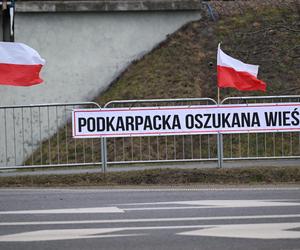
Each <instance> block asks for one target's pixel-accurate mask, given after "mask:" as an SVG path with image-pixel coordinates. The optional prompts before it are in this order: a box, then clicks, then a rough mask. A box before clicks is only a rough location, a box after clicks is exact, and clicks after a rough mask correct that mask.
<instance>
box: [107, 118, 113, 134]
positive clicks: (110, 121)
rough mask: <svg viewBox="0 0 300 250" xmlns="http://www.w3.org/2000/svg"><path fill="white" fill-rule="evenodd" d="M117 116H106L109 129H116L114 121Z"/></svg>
mask: <svg viewBox="0 0 300 250" xmlns="http://www.w3.org/2000/svg"><path fill="white" fill-rule="evenodd" d="M114 119H115V117H106V129H107V131H115V128H114V125H113V121H114Z"/></svg>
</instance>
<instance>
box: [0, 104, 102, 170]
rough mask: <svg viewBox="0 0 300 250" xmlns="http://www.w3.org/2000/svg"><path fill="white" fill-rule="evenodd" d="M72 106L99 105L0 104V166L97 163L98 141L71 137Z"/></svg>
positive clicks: (55, 165) (36, 166)
mask: <svg viewBox="0 0 300 250" xmlns="http://www.w3.org/2000/svg"><path fill="white" fill-rule="evenodd" d="M74 108H100V106H99V105H98V104H97V103H93V102H80V103H53V104H37V105H23V106H2V107H1V106H0V169H9V168H31V167H34V168H40V167H49V166H51V167H58V166H59V167H62V166H75V165H94V164H99V163H100V162H101V158H100V142H99V140H95V139H92V140H80V141H79V140H75V139H73V138H72V128H71V123H70V121H71V111H72V110H73V109H74ZM88 152H89V153H88Z"/></svg>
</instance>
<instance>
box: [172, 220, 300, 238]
mask: <svg viewBox="0 0 300 250" xmlns="http://www.w3.org/2000/svg"><path fill="white" fill-rule="evenodd" d="M299 227H300V223H272V224H271V223H264V224H238V225H219V226H216V227H212V228H205V229H199V230H195V231H190V232H184V233H178V235H190V236H213V237H230V238H251V239H300V231H292V229H295V228H299Z"/></svg>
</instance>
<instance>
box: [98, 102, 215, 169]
mask: <svg viewBox="0 0 300 250" xmlns="http://www.w3.org/2000/svg"><path fill="white" fill-rule="evenodd" d="M216 104H217V103H216V101H215V100H213V99H211V98H179V99H148V100H122V101H111V102H108V103H107V104H106V105H104V108H116V107H127V108H128V107H145V106H148V107H149V106H152V107H153V106H154V107H155V106H182V105H184V106H189V105H216ZM102 146H103V147H102V150H103V152H102V159H103V168H104V171H105V170H106V166H107V164H132V163H157V162H180V161H199V160H202V161H208V160H217V159H218V157H217V135H181V136H178V135H173V136H151V137H129V138H109V139H106V138H103V139H102Z"/></svg>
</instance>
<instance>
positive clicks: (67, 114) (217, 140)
mask: <svg viewBox="0 0 300 250" xmlns="http://www.w3.org/2000/svg"><path fill="white" fill-rule="evenodd" d="M279 102H298V103H299V102H300V96H260V97H230V98H226V99H224V100H223V101H222V103H221V104H248V103H249V104H250V103H279ZM180 105H184V106H189V105H210V106H211V105H217V102H216V101H215V100H213V99H210V98H184V99H150V100H125V101H124V100H122V101H112V102H109V103H107V104H106V105H105V106H104V108H116V107H145V106H152V107H153V106H154V107H155V106H180ZM79 108H84V109H86V108H101V107H100V105H99V104H97V103H94V102H78V103H54V104H39V105H24V106H2V107H1V106H0V169H15V168H43V167H72V166H91V165H102V167H103V171H106V167H107V164H109V165H112V164H132V163H140V164H144V163H161V162H186V161H216V160H218V159H224V160H242V159H278V158H300V133H299V132H284V133H283V132H276V133H275V132H274V133H259V134H224V135H220V134H219V135H216V134H214V135H181V136H179V135H170V136H152V137H129V138H107V139H106V138H102V139H74V138H72V128H71V111H72V110H73V109H79ZM219 166H221V165H220V162H219Z"/></svg>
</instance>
